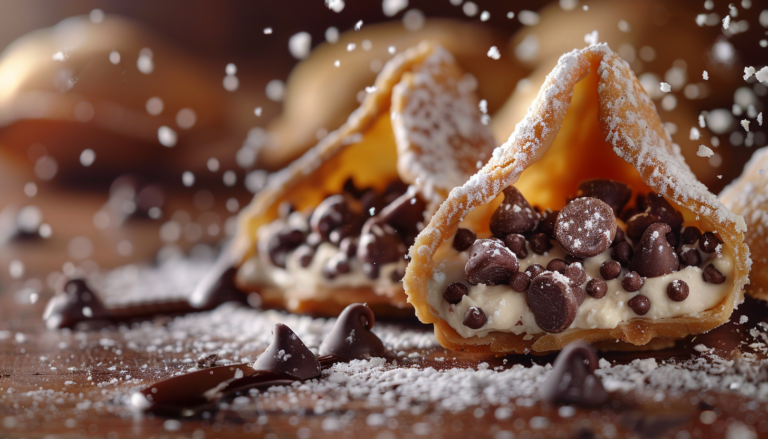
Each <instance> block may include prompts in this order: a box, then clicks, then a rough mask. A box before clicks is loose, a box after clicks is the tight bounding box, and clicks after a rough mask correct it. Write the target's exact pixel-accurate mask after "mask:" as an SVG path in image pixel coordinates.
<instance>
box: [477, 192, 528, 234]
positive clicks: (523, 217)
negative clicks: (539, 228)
mask: <svg viewBox="0 0 768 439" xmlns="http://www.w3.org/2000/svg"><path fill="white" fill-rule="evenodd" d="M538 222H539V214H538V213H537V212H536V211H535V210H533V208H532V207H531V205H530V204H528V201H527V200H526V199H525V197H523V194H521V193H520V191H519V190H517V188H515V187H514V186H509V187H507V188H505V189H504V201H502V202H501V204H500V205H499V207H498V208H497V209H496V211H495V212H493V215H492V216H491V221H490V224H489V225H490V228H491V233H493V234H494V235H496V236H507V235H509V234H510V233H526V232H532V231H533V230H534V229H535V228H536V225H537V224H538Z"/></svg>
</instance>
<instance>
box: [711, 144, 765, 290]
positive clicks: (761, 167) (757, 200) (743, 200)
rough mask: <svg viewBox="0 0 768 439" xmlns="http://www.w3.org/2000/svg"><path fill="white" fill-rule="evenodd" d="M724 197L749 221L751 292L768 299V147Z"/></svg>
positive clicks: (760, 151) (746, 238)
mask: <svg viewBox="0 0 768 439" xmlns="http://www.w3.org/2000/svg"><path fill="white" fill-rule="evenodd" d="M720 201H722V202H723V204H725V205H726V206H727V207H728V208H729V209H731V211H733V212H734V213H737V214H739V215H742V216H744V220H745V221H746V223H747V232H746V233H745V239H744V240H745V241H746V243H747V245H749V250H750V252H751V253H752V262H753V264H752V270H751V272H750V276H749V286H748V287H747V293H748V294H750V295H752V296H753V297H756V298H758V299H762V300H768V148H761V149H759V150H757V151H756V152H755V153H754V155H752V158H751V159H750V160H749V162H747V165H746V166H745V167H744V172H743V173H742V174H741V176H740V177H739V178H737V179H736V180H734V181H733V182H732V183H731V184H729V185H728V186H727V187H726V188H725V189H723V192H721V193H720Z"/></svg>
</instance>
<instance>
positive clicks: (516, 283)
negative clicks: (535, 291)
mask: <svg viewBox="0 0 768 439" xmlns="http://www.w3.org/2000/svg"><path fill="white" fill-rule="evenodd" d="M530 285H531V276H529V275H528V273H526V272H524V271H518V272H517V273H515V274H513V275H512V279H510V281H509V286H510V287H512V289H513V290H515V291H517V292H518V293H524V292H526V291H528V287H529V286H530Z"/></svg>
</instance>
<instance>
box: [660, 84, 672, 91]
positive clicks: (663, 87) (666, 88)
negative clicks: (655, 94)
mask: <svg viewBox="0 0 768 439" xmlns="http://www.w3.org/2000/svg"><path fill="white" fill-rule="evenodd" d="M659 88H660V89H661V91H663V92H664V93H669V92H670V91H672V86H670V85H669V84H667V83H666V82H662V83H661V84H659Z"/></svg>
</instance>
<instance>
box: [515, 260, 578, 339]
mask: <svg viewBox="0 0 768 439" xmlns="http://www.w3.org/2000/svg"><path fill="white" fill-rule="evenodd" d="M526 300H527V302H528V307H529V308H530V309H531V312H532V313H533V317H534V319H535V320H536V324H537V325H539V327H540V328H541V329H543V330H544V331H547V332H563V331H565V330H566V329H568V327H569V326H571V323H573V320H574V319H575V318H576V311H577V310H578V308H579V300H578V297H577V296H576V294H574V291H573V288H571V281H570V279H568V278H567V277H565V276H563V275H562V274H559V273H554V272H551V271H545V272H544V273H541V274H540V275H538V276H536V277H535V278H533V280H531V285H530V287H529V288H528V294H527V296H526Z"/></svg>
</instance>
